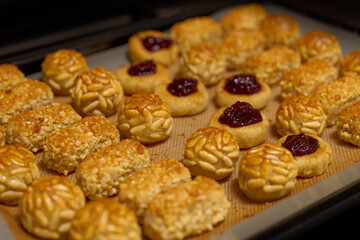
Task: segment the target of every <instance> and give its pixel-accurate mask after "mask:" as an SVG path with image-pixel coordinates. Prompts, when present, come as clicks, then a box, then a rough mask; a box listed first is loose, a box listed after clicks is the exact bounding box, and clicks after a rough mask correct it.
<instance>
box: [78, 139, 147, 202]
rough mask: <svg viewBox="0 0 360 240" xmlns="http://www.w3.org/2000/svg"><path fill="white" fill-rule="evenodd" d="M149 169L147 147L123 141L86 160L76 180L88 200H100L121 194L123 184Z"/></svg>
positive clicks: (135, 142)
mask: <svg viewBox="0 0 360 240" xmlns="http://www.w3.org/2000/svg"><path fill="white" fill-rule="evenodd" d="M149 165H150V156H149V153H148V151H147V149H146V147H145V146H144V145H142V144H141V143H140V142H138V141H137V140H135V139H124V140H122V141H120V142H119V143H115V144H112V145H110V146H108V147H105V148H103V149H101V150H100V151H98V152H95V153H93V154H91V155H89V156H88V157H86V158H85V159H84V160H83V161H82V162H81V163H80V164H79V167H78V168H77V169H76V178H77V180H78V184H79V186H80V187H81V188H82V190H83V191H84V193H85V195H86V196H87V197H88V198H89V199H91V200H93V199H99V198H103V197H110V196H113V195H115V194H118V193H119V184H120V183H121V182H122V181H124V180H125V179H126V178H128V177H130V176H132V175H133V174H134V173H135V172H137V171H139V170H140V169H142V168H144V167H147V166H149Z"/></svg>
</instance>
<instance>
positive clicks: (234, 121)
mask: <svg viewBox="0 0 360 240" xmlns="http://www.w3.org/2000/svg"><path fill="white" fill-rule="evenodd" d="M261 121H262V117H261V113H260V112H259V111H258V110H256V109H254V108H253V107H252V106H251V105H250V104H249V103H247V102H240V101H237V102H236V103H235V104H233V105H231V106H230V107H228V108H226V109H225V111H224V112H223V114H222V115H221V116H220V118H219V122H220V123H222V124H226V125H228V126H229V127H232V128H238V127H244V126H248V125H252V124H255V123H258V122H261Z"/></svg>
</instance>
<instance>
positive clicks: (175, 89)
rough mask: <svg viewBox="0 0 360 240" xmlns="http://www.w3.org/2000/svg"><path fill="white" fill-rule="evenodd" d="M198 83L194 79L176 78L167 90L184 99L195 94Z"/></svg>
mask: <svg viewBox="0 0 360 240" xmlns="http://www.w3.org/2000/svg"><path fill="white" fill-rule="evenodd" d="M197 85H198V81H197V80H196V79H186V78H178V79H174V80H173V81H172V82H171V83H170V84H169V85H168V86H167V90H168V91H169V92H170V93H171V94H172V95H175V96H178V97H184V96H188V95H190V94H193V93H195V92H197V91H198V90H197Z"/></svg>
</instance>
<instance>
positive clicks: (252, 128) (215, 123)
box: [208, 107, 270, 148]
mask: <svg viewBox="0 0 360 240" xmlns="http://www.w3.org/2000/svg"><path fill="white" fill-rule="evenodd" d="M226 108H227V107H221V108H219V109H218V110H216V111H215V112H214V114H213V115H212V116H211V118H210V121H209V124H208V126H209V127H216V128H220V129H224V130H227V131H228V132H230V133H231V134H233V135H234V136H235V137H236V140H237V142H238V144H239V147H240V148H251V147H254V146H257V145H259V144H261V143H263V142H265V141H266V139H267V138H268V136H269V129H270V126H269V125H270V124H269V120H268V119H267V118H266V116H265V115H264V114H263V113H262V112H260V114H261V117H262V121H261V122H258V123H255V124H252V125H248V126H244V127H238V128H232V127H229V126H228V125H226V124H223V123H220V122H219V120H218V119H219V117H220V116H221V115H222V114H223V112H224V110H225V109H226Z"/></svg>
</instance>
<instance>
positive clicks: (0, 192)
mask: <svg viewBox="0 0 360 240" xmlns="http://www.w3.org/2000/svg"><path fill="white" fill-rule="evenodd" d="M39 177H40V172H39V168H38V166H37V164H36V162H35V155H34V154H33V153H32V152H30V151H29V150H27V149H26V148H24V147H22V146H21V145H20V144H17V143H16V144H8V145H3V146H0V202H1V203H4V204H6V205H17V204H18V200H19V198H20V197H21V196H22V195H23V193H24V191H25V190H26V188H27V187H28V186H29V185H30V184H31V183H32V182H33V181H35V180H36V179H38V178H39Z"/></svg>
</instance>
